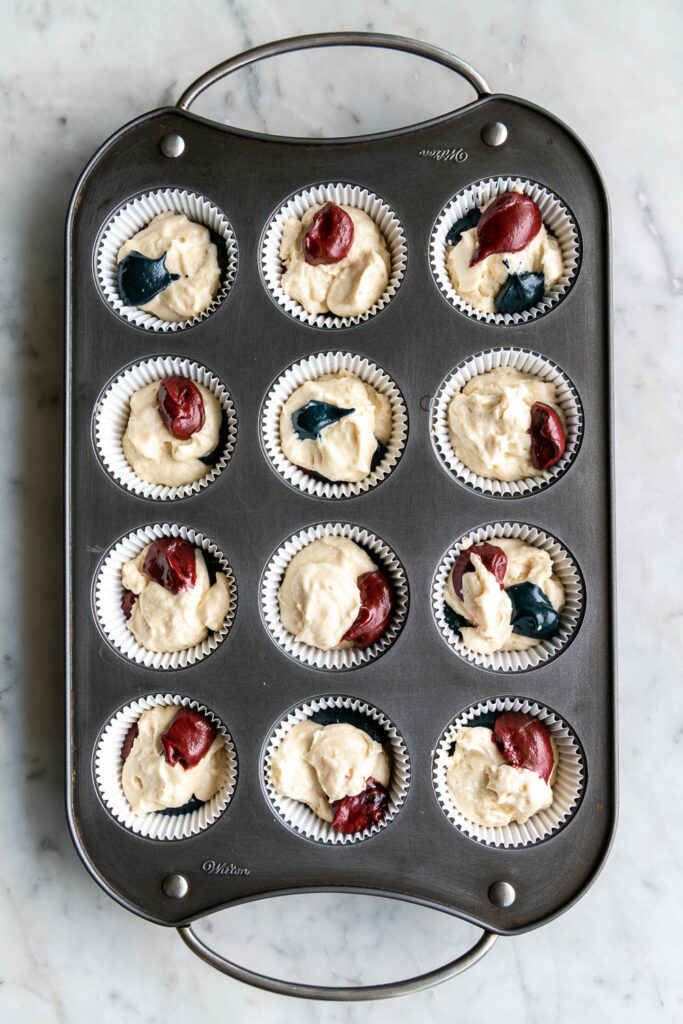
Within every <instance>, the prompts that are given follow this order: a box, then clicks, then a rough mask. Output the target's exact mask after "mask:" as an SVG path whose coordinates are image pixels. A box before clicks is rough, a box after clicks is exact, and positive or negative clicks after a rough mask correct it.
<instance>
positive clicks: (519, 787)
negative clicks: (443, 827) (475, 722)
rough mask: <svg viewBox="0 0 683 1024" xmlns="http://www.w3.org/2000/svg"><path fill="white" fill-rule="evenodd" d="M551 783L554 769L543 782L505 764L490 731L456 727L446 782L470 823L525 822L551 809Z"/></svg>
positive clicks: (479, 728) (491, 826)
mask: <svg viewBox="0 0 683 1024" xmlns="http://www.w3.org/2000/svg"><path fill="white" fill-rule="evenodd" d="M551 742H552V741H551ZM556 765H557V758H556V759H555V766H556ZM554 781H555V767H554V768H553V774H552V775H551V777H550V780H549V781H548V782H545V781H544V779H542V778H541V776H540V775H538V774H537V773H536V772H535V771H531V770H530V769H528V768H516V767H513V766H512V765H511V764H507V763H506V762H505V760H504V758H503V755H502V754H501V752H500V750H499V749H498V747H497V745H496V743H495V742H494V739H493V732H492V730H491V729H487V728H485V727H484V726H472V727H470V728H467V727H464V728H461V729H458V730H457V732H456V734H455V750H454V752H453V754H452V755H451V757H450V758H449V759H448V768H447V771H446V786H447V789H448V792H449V794H450V797H451V800H452V801H453V804H454V805H455V807H456V808H457V809H458V810H459V811H460V813H461V814H463V815H464V817H466V818H468V819H469V820H470V821H473V822H475V824H477V825H484V826H487V827H490V828H495V827H497V826H500V825H509V824H510V822H512V821H517V822H519V823H520V824H524V822H525V821H528V820H529V818H530V817H532V815H534V814H537V813H538V812H539V811H542V810H545V809H546V808H547V807H550V805H551V804H552V802H553V792H552V787H551V784H552V783H553V782H554Z"/></svg>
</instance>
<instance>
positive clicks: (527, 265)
mask: <svg viewBox="0 0 683 1024" xmlns="http://www.w3.org/2000/svg"><path fill="white" fill-rule="evenodd" d="M512 191H516V192H519V193H521V191H522V190H521V189H520V188H517V189H514V190H512ZM496 198H497V197H494V198H493V199H491V200H490V201H489V202H488V203H486V204H485V205H484V206H483V207H482V212H483V211H485V210H486V209H487V207H489V206H490V205H491V203H493V202H494V200H495V199H496ZM476 248H477V228H476V227H473V228H469V229H468V230H465V231H463V232H462V234H461V236H460V240H459V241H458V242H457V243H456V244H455V245H453V246H448V247H447V252H446V269H447V271H448V276H449V277H450V280H451V284H452V285H453V287H454V288H455V290H456V292H457V293H458V295H459V296H460V298H461V299H463V300H464V301H465V302H467V303H468V304H469V305H470V306H472V307H473V308H474V309H476V310H479V311H480V312H481V313H497V312H498V311H499V310H498V308H497V306H496V303H495V299H496V296H497V295H498V293H499V291H500V289H501V288H502V286H503V285H504V284H505V282H506V281H507V279H508V275H510V274H512V275H519V274H524V273H534V274H538V273H543V274H544V275H545V286H544V287H545V292H546V293H547V292H549V291H551V290H552V288H553V287H554V286H555V285H556V284H557V282H558V281H559V280H560V278H561V277H562V274H563V272H564V264H563V260H562V250H561V249H560V245H559V242H558V241H557V239H556V238H555V237H554V236H553V235H552V234H550V232H549V231H547V230H546V228H545V226H544V225H543V224H541V227H540V230H539V231H538V233H537V234H536V236H535V237H534V238H532V239H531V241H530V242H529V243H528V244H527V245H526V247H525V248H524V249H521V250H520V251H518V252H496V253H493V254H492V255H490V256H487V257H486V258H485V259H482V260H480V261H479V262H477V263H475V264H474V266H470V261H471V259H472V257H473V256H474V253H475V250H476Z"/></svg>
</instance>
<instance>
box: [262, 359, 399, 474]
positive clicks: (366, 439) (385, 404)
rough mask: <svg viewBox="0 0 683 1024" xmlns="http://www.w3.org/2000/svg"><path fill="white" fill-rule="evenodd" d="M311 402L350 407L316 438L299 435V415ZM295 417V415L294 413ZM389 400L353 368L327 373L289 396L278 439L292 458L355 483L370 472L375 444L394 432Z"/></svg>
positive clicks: (294, 460) (387, 439)
mask: <svg viewBox="0 0 683 1024" xmlns="http://www.w3.org/2000/svg"><path fill="white" fill-rule="evenodd" d="M309 402H325V403H327V404H329V405H332V406H336V407H339V408H341V409H344V410H348V411H347V412H345V414H344V415H343V416H342V417H341V418H340V419H338V420H337V421H336V422H335V423H331V424H330V425H329V426H326V427H325V428H324V429H323V430H322V431H321V432H320V433H319V434H318V435H317V437H315V438H310V437H305V438H301V437H300V436H299V434H298V433H297V428H296V423H295V416H296V413H297V411H298V410H300V409H301V408H302V407H304V406H306V405H307V404H308V403H309ZM293 417H294V418H293ZM391 430H392V418H391V404H390V402H389V399H388V398H387V396H386V395H383V394H380V393H379V392H378V391H376V390H375V389H374V388H373V387H372V386H371V385H370V384H366V383H364V381H362V380H360V379H359V378H358V377H356V376H355V374H353V373H348V372H344V371H341V372H339V373H325V374H323V375H322V376H321V377H317V378H316V379H315V380H311V381H306V383H305V384H302V385H301V387H298V388H297V389H296V390H295V391H294V392H292V394H291V395H290V396H289V398H288V399H287V401H286V402H285V404H284V405H283V407H282V411H281V413H280V443H281V445H282V451H283V453H284V455H285V456H286V458H288V459H289V461H290V462H293V463H294V465H296V466H301V468H302V469H307V470H309V471H310V472H315V473H318V474H320V476H323V477H325V479H326V480H331V481H349V482H357V481H360V480H363V479H364V478H365V477H366V476H367V475H368V474H369V473H370V471H371V466H372V460H373V457H374V455H375V452H376V450H377V443H378V442H380V443H381V444H383V445H386V444H387V443H388V441H389V439H390V437H391Z"/></svg>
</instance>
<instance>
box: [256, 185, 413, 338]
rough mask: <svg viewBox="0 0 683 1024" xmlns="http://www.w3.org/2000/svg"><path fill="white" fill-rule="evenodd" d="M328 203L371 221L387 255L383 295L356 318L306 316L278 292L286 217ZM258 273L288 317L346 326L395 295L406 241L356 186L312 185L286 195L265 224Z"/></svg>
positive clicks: (383, 209) (381, 207)
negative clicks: (354, 209) (353, 210)
mask: <svg viewBox="0 0 683 1024" xmlns="http://www.w3.org/2000/svg"><path fill="white" fill-rule="evenodd" d="M326 202H332V203H336V204H337V205H338V206H356V207H358V209H359V210H362V211H363V213H367V215H368V217H371V218H372V220H374V222H375V224H376V225H377V227H378V228H379V230H380V231H381V232H382V235H383V236H384V241H385V242H386V246H387V249H388V250H389V254H390V256H391V273H390V275H389V283H388V284H387V287H386V289H385V291H384V294H383V295H382V296H381V297H380V298H379V299H378V300H377V302H376V303H375V304H374V306H372V307H371V308H370V309H369V310H368V311H367V312H366V313H361V314H360V315H359V316H343V317H341V316H334V315H333V314H331V313H307V312H306V310H305V309H304V307H303V306H302V305H300V304H299V303H298V302H297V301H296V300H295V299H291V298H290V297H289V296H288V295H285V293H284V292H283V290H282V287H281V281H282V276H283V274H284V266H283V263H282V260H281V259H280V240H281V238H282V230H283V227H284V224H285V221H286V220H287V219H288V218H289V217H297V218H298V219H299V220H301V218H302V217H303V215H304V214H305V213H306V210H308V209H309V207H311V206H315V205H316V204H317V203H326ZM259 248H260V252H261V272H262V274H263V280H264V283H265V285H266V288H267V289H268V291H269V293H270V295H271V296H272V297H273V299H275V301H276V302H277V303H278V305H279V306H280V307H281V308H282V309H284V310H285V312H286V313H289V315H290V316H292V317H294V318H295V319H297V320H300V321H301V322H302V323H305V324H309V325H310V326H311V327H327V328H332V327H350V326H351V325H352V324H359V323H362V321H364V320H368V319H369V318H370V317H371V316H374V315H375V313H379V311H380V310H381V309H384V307H385V306H386V305H387V303H388V302H389V300H390V299H391V298H392V297H393V296H394V295H395V294H396V290H397V288H398V286H399V284H400V283H401V280H402V278H403V275H404V273H405V266H406V251H407V248H406V238H405V234H404V232H403V228H402V227H401V224H400V222H399V219H398V217H397V216H396V214H395V213H394V211H393V210H392V209H391V207H390V206H388V205H387V204H386V203H385V202H383V200H381V199H379V198H378V196H376V195H374V194H373V193H372V192H368V190H367V189H366V188H361V187H360V186H359V185H342V184H336V185H334V184H329V185H312V186H311V187H310V188H308V189H305V190H304V191H303V192H298V193H296V194H295V195H293V196H290V197H289V199H287V200H286V201H285V202H284V203H283V205H282V206H280V207H279V208H278V209H277V210H276V212H275V213H274V214H273V215H272V217H271V218H270V220H269V221H268V223H267V225H266V227H265V230H264V233H263V236H262V239H261V245H260V247H259Z"/></svg>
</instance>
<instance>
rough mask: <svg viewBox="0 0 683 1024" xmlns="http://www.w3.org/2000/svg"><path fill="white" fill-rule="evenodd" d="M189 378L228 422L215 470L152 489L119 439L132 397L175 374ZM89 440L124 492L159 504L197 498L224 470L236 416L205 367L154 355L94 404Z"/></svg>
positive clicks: (109, 387)
mask: <svg viewBox="0 0 683 1024" xmlns="http://www.w3.org/2000/svg"><path fill="white" fill-rule="evenodd" d="M176 374H177V375H180V376H182V377H187V378H189V379H190V380H192V381H194V382H195V384H202V385H203V386H204V387H205V388H208V390H209V391H210V392H211V393H212V394H213V395H215V396H216V398H217V399H218V401H219V402H220V405H221V408H222V410H223V416H224V418H225V420H226V421H227V426H228V430H227V437H226V440H225V444H224V445H223V449H222V451H221V454H220V458H219V459H218V461H217V462H216V464H215V465H214V466H207V470H208V472H207V474H206V476H203V477H202V478H201V480H195V482H194V483H190V484H183V485H181V486H179V487H168V486H166V485H165V484H150V483H147V481H145V480H143V479H142V478H141V477H139V476H137V474H136V473H135V472H134V471H133V469H132V467H131V465H130V463H129V462H128V460H127V458H126V456H125V455H124V452H123V447H122V443H121V442H122V440H123V435H124V433H125V431H126V427H127V426H128V417H129V415H130V399H131V396H132V395H133V394H134V393H135V392H136V391H139V390H140V388H143V387H145V386H146V385H147V384H151V383H152V381H155V380H157V381H161V380H163V379H164V377H170V376H174V375H176ZM93 438H94V442H95V449H96V451H97V454H98V455H99V458H100V461H101V463H102V466H103V467H104V469H105V471H106V472H107V473H108V474H109V475H110V476H111V477H112V478H113V479H114V480H115V481H116V482H117V483H118V484H120V485H121V486H122V487H125V489H126V490H127V491H131V492H132V493H133V494H139V495H140V496H141V497H143V498H152V499H154V500H157V501H173V500H174V499H176V498H186V497H188V495H190V494H197V493H198V492H199V491H201V490H202V489H203V488H204V487H207V486H208V485H209V484H210V483H211V482H212V481H213V480H215V479H216V477H218V476H220V474H221V473H222V471H223V470H224V469H225V467H226V465H227V463H228V460H229V459H230V456H231V455H232V452H233V450H234V447H235V442H236V440H237V416H236V415H235V409H234V407H233V404H232V402H231V400H230V396H229V394H228V392H227V391H226V390H225V387H224V385H223V384H222V383H221V381H220V380H219V379H218V377H216V376H214V374H213V373H211V371H210V370H207V368H206V367H205V366H200V365H199V363H194V362H191V361H190V360H189V359H183V358H181V357H179V356H157V357H156V358H154V359H148V360H145V362H143V363H135V364H134V365H132V366H128V367H127V368H125V369H124V370H122V371H120V372H119V373H118V374H117V376H116V377H115V379H114V380H113V381H111V382H110V383H109V384H107V385H106V387H105V388H104V390H103V392H102V394H101V395H100V397H99V398H98V400H97V404H96V407H95V414H94V416H93Z"/></svg>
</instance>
